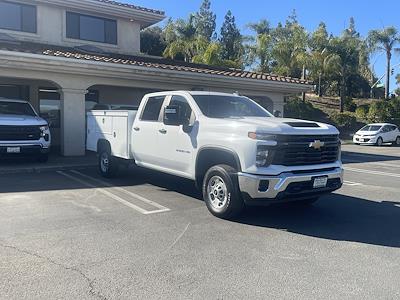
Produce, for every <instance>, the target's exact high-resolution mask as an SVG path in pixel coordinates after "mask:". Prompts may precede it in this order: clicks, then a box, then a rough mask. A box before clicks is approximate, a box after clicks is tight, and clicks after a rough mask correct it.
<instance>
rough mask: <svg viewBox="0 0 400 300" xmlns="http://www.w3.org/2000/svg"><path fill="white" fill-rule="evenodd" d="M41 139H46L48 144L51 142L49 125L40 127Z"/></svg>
mask: <svg viewBox="0 0 400 300" xmlns="http://www.w3.org/2000/svg"><path fill="white" fill-rule="evenodd" d="M39 129H40V137H42V138H44V140H45V141H46V142H48V141H49V140H50V129H49V126H48V125H43V126H40V127H39Z"/></svg>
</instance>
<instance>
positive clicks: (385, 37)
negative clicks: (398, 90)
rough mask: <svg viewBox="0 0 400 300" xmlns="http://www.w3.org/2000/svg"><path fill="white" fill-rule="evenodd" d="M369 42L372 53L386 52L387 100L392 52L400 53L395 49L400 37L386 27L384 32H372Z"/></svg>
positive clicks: (391, 28)
mask: <svg viewBox="0 0 400 300" xmlns="http://www.w3.org/2000/svg"><path fill="white" fill-rule="evenodd" d="M368 41H369V45H370V47H371V49H372V51H384V52H385V53H386V86H385V98H386V99H388V98H389V91H390V89H389V88H390V61H391V59H392V51H393V50H395V51H396V50H397V51H400V48H395V46H396V44H397V43H400V35H399V33H398V32H397V29H396V28H394V27H386V28H384V29H382V30H371V31H370V32H369V34H368Z"/></svg>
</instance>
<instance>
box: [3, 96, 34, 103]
mask: <svg viewBox="0 0 400 300" xmlns="http://www.w3.org/2000/svg"><path fill="white" fill-rule="evenodd" d="M0 102H15V103H29V102H28V101H26V100H20V99H9V98H2V97H0Z"/></svg>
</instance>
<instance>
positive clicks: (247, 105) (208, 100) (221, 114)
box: [193, 95, 272, 118]
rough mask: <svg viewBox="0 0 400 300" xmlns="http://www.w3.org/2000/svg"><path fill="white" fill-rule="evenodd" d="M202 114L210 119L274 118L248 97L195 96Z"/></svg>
mask: <svg viewBox="0 0 400 300" xmlns="http://www.w3.org/2000/svg"><path fill="white" fill-rule="evenodd" d="M193 99H194V101H195V102H196V104H197V105H198V106H199V107H200V110H201V111H202V113H203V114H204V115H205V116H207V117H209V118H242V117H266V118H267V117H272V115H271V114H270V113H269V112H267V111H266V110H264V109H262V108H261V107H259V106H258V105H257V104H256V103H255V102H253V101H252V100H250V99H249V98H246V97H239V96H224V95H221V96H220V95H193Z"/></svg>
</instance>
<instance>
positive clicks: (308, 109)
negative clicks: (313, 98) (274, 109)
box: [285, 99, 322, 120]
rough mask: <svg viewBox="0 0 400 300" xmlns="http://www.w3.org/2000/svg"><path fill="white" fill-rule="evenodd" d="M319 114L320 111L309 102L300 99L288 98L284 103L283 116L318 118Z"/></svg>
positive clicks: (307, 118) (319, 117)
mask: <svg viewBox="0 0 400 300" xmlns="http://www.w3.org/2000/svg"><path fill="white" fill-rule="evenodd" d="M321 114H322V112H321V111H320V110H319V109H317V108H315V107H314V106H313V105H312V104H311V103H309V102H303V101H302V100H300V99H290V100H288V102H287V103H286V104H285V117H288V118H297V119H306V120H319V119H321Z"/></svg>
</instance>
